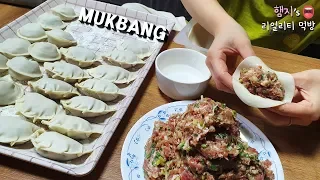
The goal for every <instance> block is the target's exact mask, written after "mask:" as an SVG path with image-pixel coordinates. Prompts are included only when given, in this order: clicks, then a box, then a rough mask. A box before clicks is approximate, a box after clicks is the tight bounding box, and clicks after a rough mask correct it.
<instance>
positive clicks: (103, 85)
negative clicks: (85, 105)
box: [75, 79, 125, 101]
mask: <svg viewBox="0 0 320 180" xmlns="http://www.w3.org/2000/svg"><path fill="white" fill-rule="evenodd" d="M75 86H76V87H77V88H78V89H79V91H80V92H81V93H82V94H84V95H86V96H91V97H94V98H96V99H100V100H102V101H113V100H115V99H117V98H118V97H119V96H125V93H124V92H123V91H122V90H121V89H119V88H118V86H116V85H115V84H113V83H112V82H110V81H108V80H105V79H88V80H86V81H83V82H81V83H76V84H75Z"/></svg>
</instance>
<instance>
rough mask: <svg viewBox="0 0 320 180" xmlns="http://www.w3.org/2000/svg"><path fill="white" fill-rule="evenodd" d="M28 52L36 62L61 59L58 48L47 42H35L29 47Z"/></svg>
mask: <svg viewBox="0 0 320 180" xmlns="http://www.w3.org/2000/svg"><path fill="white" fill-rule="evenodd" d="M28 51H29V53H30V55H31V56H32V57H33V58H34V60H36V61H38V62H51V61H56V60H59V59H61V53H60V51H59V49H58V47H57V46H56V45H54V44H51V43H48V42H36V43H34V44H32V45H31V46H30V47H29V49H28Z"/></svg>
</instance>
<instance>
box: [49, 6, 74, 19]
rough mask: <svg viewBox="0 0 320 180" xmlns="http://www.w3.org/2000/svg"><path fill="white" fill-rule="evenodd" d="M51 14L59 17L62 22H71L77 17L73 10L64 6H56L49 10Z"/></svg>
mask: <svg viewBox="0 0 320 180" xmlns="http://www.w3.org/2000/svg"><path fill="white" fill-rule="evenodd" d="M51 10H52V12H53V14H55V15H57V16H59V17H60V18H61V19H62V20H63V21H71V20H73V19H74V18H76V17H78V15H77V14H76V12H75V11H74V9H73V8H71V7H67V6H66V5H64V4H61V5H58V6H56V7H54V8H52V9H51Z"/></svg>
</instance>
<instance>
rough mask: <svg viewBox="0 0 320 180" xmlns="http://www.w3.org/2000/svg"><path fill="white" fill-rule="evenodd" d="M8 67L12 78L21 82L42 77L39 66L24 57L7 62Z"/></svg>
mask: <svg viewBox="0 0 320 180" xmlns="http://www.w3.org/2000/svg"><path fill="white" fill-rule="evenodd" d="M7 66H8V68H9V74H10V76H11V77H13V78H14V79H16V80H19V81H25V80H31V79H36V78H41V77H42V73H41V70H40V66H39V64H38V63H37V62H36V61H32V60H30V59H27V58H26V57H23V56H21V57H15V58H12V59H11V60H9V61H8V62H7Z"/></svg>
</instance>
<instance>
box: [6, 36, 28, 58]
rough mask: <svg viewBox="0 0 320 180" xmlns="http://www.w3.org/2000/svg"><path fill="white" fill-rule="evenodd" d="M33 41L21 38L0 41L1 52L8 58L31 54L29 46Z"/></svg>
mask: <svg viewBox="0 0 320 180" xmlns="http://www.w3.org/2000/svg"><path fill="white" fill-rule="evenodd" d="M30 45H31V43H30V42H29V41H27V40H25V39H21V38H8V39H6V40H5V41H3V42H2V43H0V52H1V53H2V54H3V55H5V56H6V57H7V58H10V59H11V58H14V57H16V56H29V52H28V48H29V46H30Z"/></svg>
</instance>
